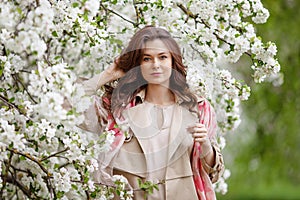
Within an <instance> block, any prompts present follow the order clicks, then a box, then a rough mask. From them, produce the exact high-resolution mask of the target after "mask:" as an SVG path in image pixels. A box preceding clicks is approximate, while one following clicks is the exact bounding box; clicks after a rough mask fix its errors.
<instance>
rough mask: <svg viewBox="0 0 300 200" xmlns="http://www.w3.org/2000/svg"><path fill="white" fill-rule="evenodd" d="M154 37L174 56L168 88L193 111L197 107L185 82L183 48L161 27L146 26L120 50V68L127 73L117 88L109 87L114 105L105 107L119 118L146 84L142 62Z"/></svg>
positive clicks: (118, 63)
mask: <svg viewBox="0 0 300 200" xmlns="http://www.w3.org/2000/svg"><path fill="white" fill-rule="evenodd" d="M155 39H159V40H161V41H162V42H163V43H164V45H165V46H166V47H167V48H168V50H169V51H170V54H171V57H172V68H173V70H172V74H171V77H170V85H169V89H170V90H171V91H172V92H173V93H174V94H175V95H176V96H177V97H178V98H179V99H181V102H182V103H181V105H183V106H185V107H187V108H188V109H189V110H190V111H193V110H195V108H196V105H197V98H196V96H195V95H194V94H193V93H191V92H190V90H189V86H188V84H187V82H186V67H185V66H184V65H183V63H182V55H181V51H180V48H179V46H178V44H177V42H176V41H175V40H174V38H173V37H172V36H171V35H170V33H169V32H168V31H166V30H164V29H162V28H157V27H153V26H146V27H144V28H142V29H140V30H139V31H137V32H136V33H135V34H134V35H133V37H132V38H131V40H130V42H129V44H128V46H127V47H126V48H125V49H123V51H122V52H121V54H120V56H119V58H118V62H116V65H117V68H119V69H122V70H123V71H124V72H126V74H125V76H124V77H122V78H121V79H120V80H119V82H118V85H117V86H116V87H115V88H111V87H107V88H106V89H107V90H106V94H105V96H106V97H108V98H109V99H110V100H111V101H110V102H111V105H108V104H106V105H105V107H106V109H107V110H109V111H110V112H111V113H112V114H113V116H115V117H120V114H121V112H122V110H123V109H125V107H126V105H128V104H129V103H130V102H132V101H133V98H134V97H135V96H136V94H137V93H138V92H140V91H141V90H143V89H145V88H146V87H147V82H146V80H145V79H144V78H143V76H142V73H141V70H140V64H141V62H142V58H143V55H144V47H145V44H146V42H148V41H152V40H155Z"/></svg>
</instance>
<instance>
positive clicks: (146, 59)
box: [143, 57, 151, 62]
mask: <svg viewBox="0 0 300 200" xmlns="http://www.w3.org/2000/svg"><path fill="white" fill-rule="evenodd" d="M150 60H151V59H150V58H148V57H145V58H143V61H145V62H147V61H150Z"/></svg>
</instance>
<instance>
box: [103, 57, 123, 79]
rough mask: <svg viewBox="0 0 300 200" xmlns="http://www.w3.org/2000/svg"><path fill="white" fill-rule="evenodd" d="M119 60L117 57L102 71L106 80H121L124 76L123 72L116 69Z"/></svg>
mask: <svg viewBox="0 0 300 200" xmlns="http://www.w3.org/2000/svg"><path fill="white" fill-rule="evenodd" d="M118 62H119V60H118V57H117V58H116V59H115V61H114V62H113V63H112V64H111V65H110V66H109V67H108V68H107V69H105V70H104V76H107V78H108V79H107V80H109V81H114V80H117V79H119V78H122V77H123V76H124V75H125V72H124V71H123V70H122V69H120V68H118V67H117V64H118Z"/></svg>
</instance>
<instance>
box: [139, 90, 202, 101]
mask: <svg viewBox="0 0 300 200" xmlns="http://www.w3.org/2000/svg"><path fill="white" fill-rule="evenodd" d="M145 97H146V89H143V90H141V91H139V92H138V93H137V94H136V95H135V98H134V100H135V102H138V101H140V102H141V103H144V101H145ZM196 98H197V102H198V103H199V102H202V101H203V100H204V98H203V97H200V96H198V95H196ZM175 102H176V103H177V104H178V105H180V104H181V103H183V102H184V100H183V99H182V98H180V97H179V96H177V95H176V94H175Z"/></svg>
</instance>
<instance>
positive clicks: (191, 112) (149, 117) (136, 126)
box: [82, 26, 224, 200]
mask: <svg viewBox="0 0 300 200" xmlns="http://www.w3.org/2000/svg"><path fill="white" fill-rule="evenodd" d="M120 78H121V79H120ZM116 79H120V80H119V82H118V85H117V86H116V87H115V88H114V89H113V88H109V89H108V90H107V92H106V93H105V94H104V95H103V96H102V97H101V98H98V97H97V96H95V101H94V105H93V106H91V108H90V109H88V110H87V111H86V113H85V115H86V118H85V123H84V124H83V125H82V127H83V128H84V129H86V130H89V131H92V132H96V133H101V132H102V131H103V130H104V129H108V130H115V132H116V134H115V136H116V137H115V141H114V143H113V144H112V149H111V150H110V151H109V152H108V153H106V154H103V155H99V164H100V169H99V171H98V173H97V174H96V179H97V181H99V182H102V183H109V182H110V178H111V176H112V175H116V174H118V175H123V176H125V177H126V178H127V179H128V182H129V184H130V186H131V187H132V188H133V190H134V199H143V198H144V191H143V190H140V189H139V186H138V179H141V180H142V181H151V182H153V183H155V184H158V188H159V190H154V191H153V194H148V199H159V200H161V199H168V200H176V199H178V200H179V199H180V200H181V199H215V193H214V191H213V188H212V182H216V181H217V180H218V178H219V177H220V175H221V174H222V171H223V169H224V164H223V157H222V155H221V153H220V150H219V148H218V146H217V143H216V141H215V131H216V119H215V113H214V111H213V108H212V107H211V106H210V104H209V103H208V101H207V100H206V99H204V98H201V97H196V96H195V95H194V94H192V93H191V92H190V90H189V88H188V85H187V83H186V68H185V66H184V65H183V63H182V56H181V52H180V49H179V47H178V45H177V43H176V42H175V40H174V39H173V38H172V37H171V35H170V34H169V33H168V32H167V31H166V30H164V29H162V28H156V27H152V26H146V27H145V28H143V29H141V30H139V31H137V32H136V33H135V34H134V36H133V37H132V38H131V41H130V42H129V44H128V46H127V48H125V49H124V50H123V52H122V53H121V55H120V56H119V57H118V59H116V61H115V62H114V63H113V64H112V65H111V66H110V67H109V68H108V69H107V70H105V71H103V72H102V73H100V74H99V75H96V76H95V77H93V78H92V79H90V80H88V81H85V82H84V83H83V84H84V87H85V91H86V93H87V94H95V92H96V91H97V89H99V88H100V87H102V86H103V85H105V84H106V83H108V82H111V81H114V80H116ZM95 118H96V119H98V121H97V123H95ZM125 123H126V124H127V126H128V127H129V130H128V131H127V132H126V133H125V132H124V131H123V132H122V131H121V130H120V129H118V128H116V124H118V125H119V126H122V124H123V125H124V124H125Z"/></svg>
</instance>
